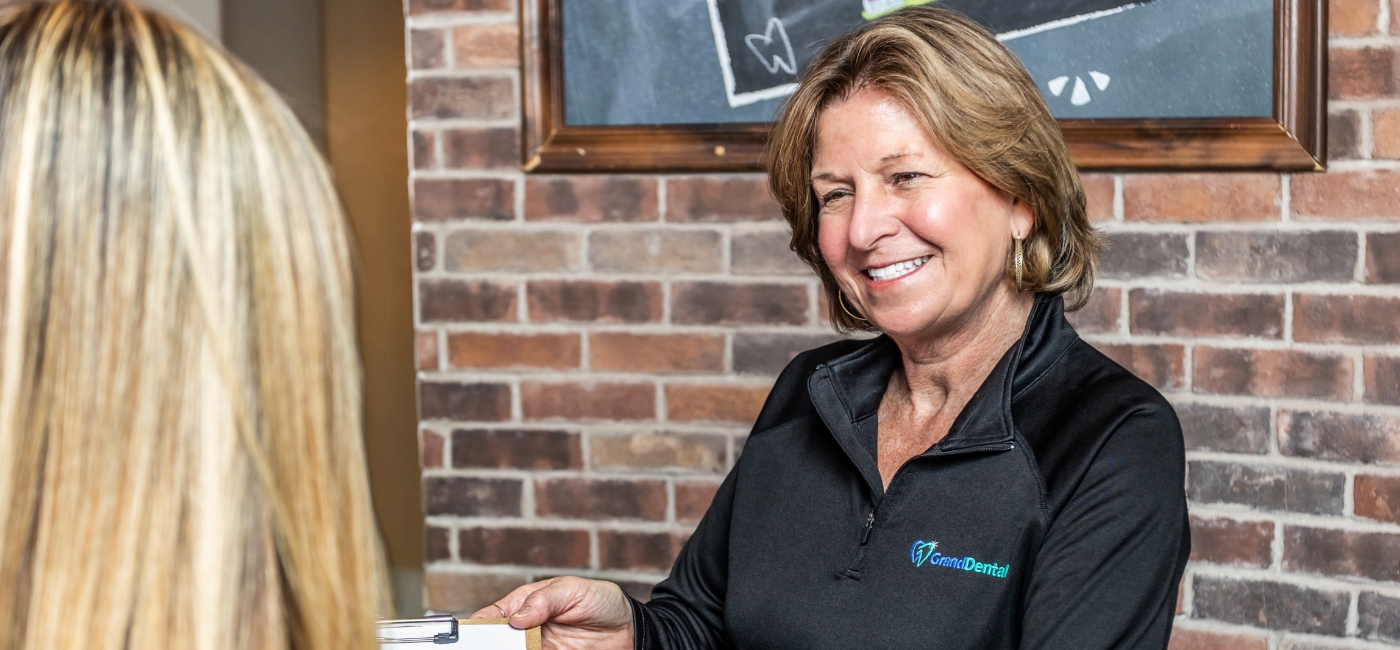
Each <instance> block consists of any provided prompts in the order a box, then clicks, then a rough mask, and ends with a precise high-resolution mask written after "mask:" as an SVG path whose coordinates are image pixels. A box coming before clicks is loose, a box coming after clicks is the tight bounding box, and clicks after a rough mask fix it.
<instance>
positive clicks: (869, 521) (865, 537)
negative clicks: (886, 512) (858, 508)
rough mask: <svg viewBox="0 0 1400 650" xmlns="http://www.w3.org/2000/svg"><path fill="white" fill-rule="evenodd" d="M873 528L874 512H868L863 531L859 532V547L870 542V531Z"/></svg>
mask: <svg viewBox="0 0 1400 650" xmlns="http://www.w3.org/2000/svg"><path fill="white" fill-rule="evenodd" d="M874 527H875V511H873V510H872V511H870V515H869V516H867V517H866V518H865V530H862V531H861V532H860V545H861V546H865V543H866V542H868V541H870V529H872V528H874Z"/></svg>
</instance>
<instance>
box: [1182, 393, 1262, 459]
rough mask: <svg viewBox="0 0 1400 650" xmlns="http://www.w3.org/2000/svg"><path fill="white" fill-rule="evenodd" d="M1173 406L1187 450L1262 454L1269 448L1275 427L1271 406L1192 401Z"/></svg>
mask: <svg viewBox="0 0 1400 650" xmlns="http://www.w3.org/2000/svg"><path fill="white" fill-rule="evenodd" d="M1172 406H1173V408H1175V409H1176V415H1177V417H1178V418H1180V420H1181V432H1182V434H1183V435H1184V437H1185V439H1186V448H1187V449H1188V450H1192V451H1228V452H1236V453H1243V454H1262V453H1264V452H1266V451H1268V450H1269V434H1270V432H1271V430H1272V427H1271V422H1270V416H1269V409H1268V407H1262V406H1245V407H1228V406H1212V405H1210V404H1192V403H1177V404H1173V405H1172Z"/></svg>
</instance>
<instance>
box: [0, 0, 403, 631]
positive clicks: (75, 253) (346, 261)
mask: <svg viewBox="0 0 1400 650" xmlns="http://www.w3.org/2000/svg"><path fill="white" fill-rule="evenodd" d="M353 302H354V299H353V279H352V273H351V249H350V244H349V234H348V233H347V226H346V223H345V219H344V217H343V215H342V213H341V209H340V207H339V204H338V201H337V199H336V196H335V193H334V190H333V188H332V185H331V181H330V177H329V173H328V171H327V169H326V166H325V164H324V162H323V161H322V160H321V159H320V157H319V155H318V154H317V153H316V151H315V149H314V147H313V146H312V144H311V142H310V141H309V140H308V138H307V136H306V134H305V133H304V132H303V131H302V129H301V128H300V126H298V125H297V123H296V121H295V118H294V117H293V116H292V114H291V112H290V111H289V110H288V109H287V107H286V106H285V105H284V104H283V103H282V102H281V101H280V100H278V99H277V98H276V96H275V94H274V93H273V91H272V90H271V89H270V88H269V87H268V86H267V85H266V84H264V83H263V82H262V81H260V80H259V79H258V78H257V77H256V76H255V75H254V74H253V73H251V72H249V71H248V70H247V69H245V68H244V67H242V66H241V65H239V64H238V63H237V62H235V61H234V60H232V58H231V57H230V56H229V55H227V54H225V53H223V52H222V51H220V50H219V49H218V48H217V47H216V46H213V45H211V44H210V43H208V42H206V41H205V40H204V39H203V38H201V37H200V36H198V35H197V34H196V33H195V32H194V31H192V30H191V29H189V28H187V27H185V26H183V25H181V24H179V23H176V22H174V21H172V20H170V19H167V18H164V17H162V16H160V15H157V14H153V13H150V12H147V11H145V10H142V9H139V8H137V7H136V6H135V5H134V4H132V2H130V1H129V0H93V1H88V0H56V1H54V2H46V3H32V2H31V3H22V4H18V5H11V6H7V7H5V8H4V9H0V310H2V311H0V355H3V356H0V522H3V527H4V528H3V534H2V535H0V585H4V587H3V588H0V650H19V649H22V648H36V649H37V648H44V649H46V650H47V649H50V648H60V649H61V648H89V647H94V648H141V649H148V648H152V649H154V648H182V649H183V648H210V649H216V650H224V649H230V650H232V649H252V648H259V649H263V648H269V649H276V648H300V649H308V650H332V649H335V650H341V649H345V648H361V649H366V650H368V649H369V648H373V647H375V640H374V633H373V618H374V616H375V615H376V614H377V613H379V612H381V611H384V609H385V605H386V603H387V597H386V590H385V585H386V580H385V574H384V568H383V559H382V557H381V552H380V550H379V544H378V538H377V535H376V532H375V528H374V521H373V513H372V510H371V506H370V496H369V484H368V478H367V470H366V466H365V458H364V450H363V447H362V444H363V443H362V440H361V433H362V431H361V394H360V392H361V388H360V377H359V361H358V356H357V352H356V338H355V336H356V332H355V325H354V311H353V309H354V304H353Z"/></svg>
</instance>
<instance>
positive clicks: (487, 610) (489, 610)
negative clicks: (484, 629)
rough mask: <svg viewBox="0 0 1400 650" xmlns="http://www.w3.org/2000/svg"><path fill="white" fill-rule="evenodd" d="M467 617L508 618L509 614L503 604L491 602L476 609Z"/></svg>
mask: <svg viewBox="0 0 1400 650" xmlns="http://www.w3.org/2000/svg"><path fill="white" fill-rule="evenodd" d="M467 618H469V619H472V618H509V614H507V613H506V609H505V607H504V606H502V605H500V604H498V603H491V604H490V605H487V606H485V607H482V608H481V609H478V610H476V613H475V614H472V615H471V616H468V617H467Z"/></svg>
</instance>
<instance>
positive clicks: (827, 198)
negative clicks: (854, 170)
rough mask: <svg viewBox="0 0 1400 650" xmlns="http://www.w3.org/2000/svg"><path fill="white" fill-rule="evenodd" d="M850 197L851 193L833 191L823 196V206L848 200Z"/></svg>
mask: <svg viewBox="0 0 1400 650" xmlns="http://www.w3.org/2000/svg"><path fill="white" fill-rule="evenodd" d="M848 195H850V192H847V191H846V190H832V191H830V192H827V193H826V194H823V195H822V205H826V204H828V203H831V202H832V201H836V200H838V199H843V198H846V197H847V196H848Z"/></svg>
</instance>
